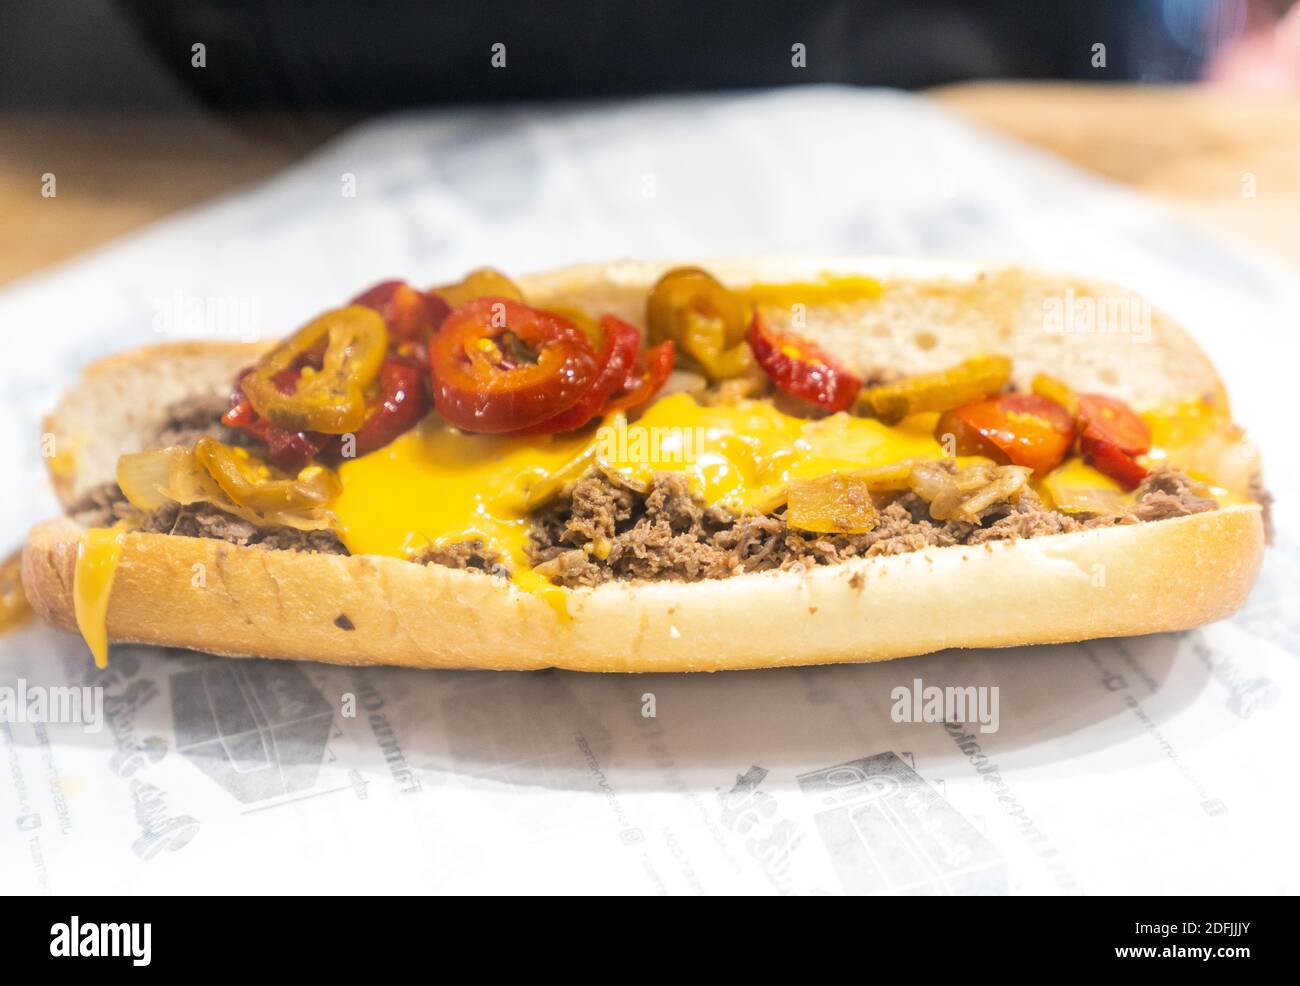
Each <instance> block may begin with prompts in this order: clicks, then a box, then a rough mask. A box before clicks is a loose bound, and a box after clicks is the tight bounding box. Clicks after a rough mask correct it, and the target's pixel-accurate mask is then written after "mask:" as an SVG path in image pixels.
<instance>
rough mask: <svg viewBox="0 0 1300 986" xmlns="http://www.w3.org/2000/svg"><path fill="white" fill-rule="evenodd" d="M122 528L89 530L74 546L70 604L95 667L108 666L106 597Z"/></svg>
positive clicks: (111, 580)
mask: <svg viewBox="0 0 1300 986" xmlns="http://www.w3.org/2000/svg"><path fill="white" fill-rule="evenodd" d="M125 536H126V528H125V527H123V526H121V525H118V526H114V527H111V528H100V527H92V528H91V529H90V530H88V531H86V533H84V534H83V535H82V536H81V543H80V544H78V545H77V568H76V573H75V574H74V576H73V579H72V605H73V610H74V612H75V613H76V616H77V629H78V630H80V631H81V636H82V637H83V638H85V641H86V645H87V646H88V647H89V648H90V653H91V654H93V655H94V656H95V666H96V667H100V668H104V667H107V666H108V598H109V595H110V594H111V593H112V591H113V578H114V576H115V575H116V574H117V563H118V561H119V560H120V559H121V557H122V539H123V538H124V537H125Z"/></svg>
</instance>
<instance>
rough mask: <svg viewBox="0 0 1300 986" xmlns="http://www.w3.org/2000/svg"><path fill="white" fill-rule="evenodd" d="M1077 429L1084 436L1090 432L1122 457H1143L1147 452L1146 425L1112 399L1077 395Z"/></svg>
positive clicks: (1123, 405) (1148, 438)
mask: <svg viewBox="0 0 1300 986" xmlns="http://www.w3.org/2000/svg"><path fill="white" fill-rule="evenodd" d="M1079 427H1080V428H1081V429H1082V430H1083V432H1084V434H1087V433H1088V432H1092V433H1093V434H1094V435H1095V436H1096V437H1097V438H1100V439H1103V440H1105V441H1106V442H1108V443H1109V444H1111V445H1113V446H1115V448H1117V449H1119V451H1121V452H1123V453H1124V454H1125V455H1130V456H1132V455H1145V454H1146V453H1147V452H1150V451H1151V429H1150V428H1148V427H1147V423H1146V422H1145V421H1143V420H1142V419H1141V418H1139V417H1138V416H1137V413H1136V412H1135V411H1134V410H1133V409H1132V408H1131V407H1129V406H1128V405H1127V404H1125V403H1124V402H1123V401H1121V400H1117V399H1116V398H1114V397H1104V396H1102V395H1101V394H1080V395H1079Z"/></svg>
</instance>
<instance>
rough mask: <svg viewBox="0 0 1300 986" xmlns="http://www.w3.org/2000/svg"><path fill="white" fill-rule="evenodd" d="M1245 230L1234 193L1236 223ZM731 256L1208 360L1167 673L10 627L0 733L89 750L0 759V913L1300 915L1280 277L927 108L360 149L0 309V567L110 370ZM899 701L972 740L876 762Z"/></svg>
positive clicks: (1286, 383) (48, 498)
mask: <svg viewBox="0 0 1300 986" xmlns="http://www.w3.org/2000/svg"><path fill="white" fill-rule="evenodd" d="M1243 187H1244V186H1243ZM353 188H354V189H355V195H348V194H346V192H347V191H349V190H350V189H353ZM1239 194H1241V188H1239V187H1237V186H1235V185H1233V186H1231V187H1225V189H1224V195H1225V196H1236V195H1239ZM1268 207H1269V206H1268V189H1266V188H1262V189H1259V190H1258V196H1257V198H1255V199H1253V200H1246V201H1245V202H1243V208H1260V209H1266V208H1268ZM9 233H10V235H19V236H21V235H22V234H23V231H22V230H13V229H11V230H9ZM755 253H809V254H833V253H839V254H849V253H878V254H900V255H921V256H941V257H942V256H947V257H957V258H970V259H986V260H990V261H1000V260H1012V261H1022V262H1026V263H1032V264H1035V265H1039V266H1045V267H1055V268H1063V269H1070V270H1074V271H1078V272H1080V273H1084V274H1089V275H1096V276H1101V277H1106V278H1110V279H1112V280H1116V281H1119V282H1122V283H1124V284H1126V285H1128V286H1131V287H1133V288H1136V289H1138V290H1140V291H1142V292H1143V293H1145V294H1146V295H1147V296H1148V297H1150V298H1151V300H1152V301H1153V302H1154V303H1155V304H1156V305H1158V306H1160V307H1162V308H1164V309H1165V310H1167V311H1169V312H1170V313H1171V314H1172V315H1174V316H1175V317H1176V318H1178V319H1179V320H1180V321H1182V322H1183V323H1184V324H1185V325H1186V326H1187V327H1188V328H1189V329H1191V331H1192V332H1193V333H1194V334H1195V335H1196V336H1197V337H1198V338H1199V339H1200V341H1201V343H1202V344H1203V345H1204V346H1205V348H1206V349H1207V350H1208V351H1209V352H1210V354H1211V356H1212V357H1213V358H1214V359H1215V361H1216V363H1217V364H1218V365H1219V367H1220V369H1221V371H1222V373H1223V375H1224V377H1225V379H1226V380H1227V383H1228V386H1229V390H1230V392H1231V393H1232V395H1233V397H1234V401H1235V407H1236V412H1237V417H1238V419H1239V420H1240V421H1242V422H1243V423H1244V424H1246V426H1247V427H1248V428H1249V429H1250V430H1251V432H1252V434H1253V435H1254V436H1255V438H1256V439H1257V440H1258V441H1259V443H1260V445H1261V446H1262V449H1263V453H1264V457H1265V462H1266V466H1267V470H1268V471H1267V479H1268V482H1269V485H1270V486H1271V487H1272V489H1273V491H1274V493H1275V494H1276V496H1277V505H1276V511H1275V514H1276V519H1277V528H1278V536H1277V542H1276V544H1275V545H1274V546H1273V548H1272V549H1271V551H1270V552H1269V554H1268V559H1267V561H1266V564H1265V569H1264V573H1263V576H1262V578H1261V581H1260V584H1259V586H1258V587H1257V588H1256V590H1255V592H1254V595H1253V596H1252V597H1251V599H1250V601H1249V603H1248V604H1247V606H1246V608H1245V609H1244V610H1243V611H1242V612H1241V613H1239V614H1238V615H1237V616H1235V617H1233V618H1232V619H1230V620H1227V621H1224V622H1222V623H1220V624H1217V625H1214V626H1211V627H1207V628H1205V629H1203V630H1200V631H1196V632H1192V633H1187V634H1180V635H1165V636H1156V637H1149V638H1130V639H1122V640H1113V641H1097V642H1092V643H1088V644H1083V645H1078V646H1058V647H1043V648H1018V649H1013V650H1005V651H974V652H947V653H942V654H936V655H932V656H928V657H923V658H916V659H911V660H906V661H897V662H889V663H886V664H882V665H875V666H861V667H833V668H810V669H803V670H783V671H767V672H746V673H725V674H719V675H712V676H710V675H690V676H670V675H647V676H624V677H614V676H596V675H580V674H573V673H564V672H541V673H518V674H516V673H492V672H457V673H446V672H412V671H401V670H395V669H369V670H364V671H352V670H347V669H338V668H332V667H329V666H326V665H323V664H292V663H276V662H262V661H243V662H236V661H226V660H222V659H220V658H214V657H210V656H207V655H199V654H194V653H188V652H183V651H165V650H160V649H151V648H142V647H125V646H123V647H117V648H115V649H114V651H113V654H112V659H111V662H110V664H109V667H108V669H107V671H105V672H97V671H96V670H95V669H94V667H93V665H92V663H91V661H90V658H89V655H88V653H87V651H86V648H85V646H84V645H83V644H82V643H81V641H80V640H79V639H77V638H75V637H73V636H70V635H66V634H61V633H57V632H54V631H52V630H49V629H47V628H44V627H42V626H39V625H33V626H29V627H27V628H26V629H23V630H21V631H19V632H17V633H14V634H11V635H9V636H7V637H5V638H3V639H0V700H2V699H3V696H4V692H3V690H4V689H6V688H7V689H10V692H11V694H13V695H18V694H25V695H27V696H32V695H36V694H48V692H42V690H47V689H50V688H53V687H58V686H72V685H76V686H83V685H84V686H101V687H102V688H103V689H104V691H103V692H102V693H101V694H102V695H103V696H104V708H103V713H104V715H103V721H102V728H101V729H99V730H98V731H92V730H91V729H88V728H86V726H85V725H84V724H82V725H78V724H48V723H47V724H42V723H33V722H29V721H11V722H7V723H3V724H0V760H3V762H4V764H5V766H4V769H3V770H0V874H2V876H0V888H2V889H3V890H5V891H7V892H55V893H82V892H127V893H131V892H178V893H197V892H201V893H237V892H259V891H308V892H322V893H347V892H353V891H421V890H425V891H465V892H491V891H523V892H530V891H557V892H574V891H596V892H610V893H647V892H648V893H734V892H758V893H840V892H844V891H851V892H858V891H862V892H880V893H891V892H901V893H946V892H965V891H973V892H982V893H1030V892H1044V893H1093V894H1095V893H1135V892H1203V893H1219V892H1271V893H1277V892H1287V891H1290V892H1296V891H1297V890H1300V861H1298V859H1297V854H1296V853H1295V851H1294V845H1293V842H1294V839H1293V834H1292V832H1291V829H1292V827H1293V824H1294V819H1295V817H1296V811H1297V807H1300V806H1298V805H1297V795H1296V784H1295V779H1296V768H1295V760H1294V742H1293V737H1294V723H1295V722H1297V721H1300V667H1298V665H1297V655H1298V654H1300V605H1297V599H1296V596H1297V589H1296V586H1297V574H1298V573H1300V525H1297V523H1296V521H1295V519H1294V518H1295V516H1296V509H1297V506H1298V501H1300V495H1298V494H1300V480H1298V479H1297V471H1296V459H1295V455H1294V453H1295V448H1296V442H1295V434H1294V431H1295V423H1294V422H1295V420H1296V418H1295V414H1294V411H1293V410H1292V409H1291V408H1290V406H1289V402H1288V401H1287V400H1286V398H1287V397H1288V396H1290V395H1293V394H1294V393H1295V392H1296V378H1295V374H1296V369H1295V368H1296V365H1297V363H1296V356H1297V348H1298V346H1297V341H1296V333H1297V321H1296V319H1297V312H1300V284H1298V283H1297V278H1296V274H1295V272H1294V271H1292V270H1291V269H1289V268H1288V267H1285V266H1284V265H1282V264H1281V263H1280V262H1278V261H1275V260H1272V259H1269V258H1266V257H1262V256H1259V255H1257V254H1254V253H1252V252H1250V251H1249V250H1247V249H1245V248H1244V247H1239V246H1238V247H1229V246H1226V245H1223V244H1221V243H1219V242H1216V241H1214V240H1213V239H1211V238H1210V237H1208V236H1207V235H1205V234H1204V233H1202V232H1199V231H1197V230H1194V229H1192V228H1190V227H1189V226H1188V225H1186V224H1185V223H1183V222H1181V221H1179V220H1178V219H1176V218H1174V217H1171V216H1170V215H1169V214H1168V213H1167V212H1165V211H1164V210H1162V209H1160V208H1158V207H1157V206H1155V205H1153V204H1152V203H1150V202H1148V201H1146V200H1144V199H1142V198H1140V197H1138V196H1136V195H1134V194H1131V193H1128V192H1126V191H1124V190H1121V189H1118V188H1115V187H1112V186H1109V185H1106V184H1104V183H1102V182H1100V181H1097V180H1095V179H1092V178H1089V177H1087V176H1084V175H1082V174H1080V173H1078V172H1076V171H1074V170H1072V169H1070V168H1068V167H1066V166H1064V165H1062V164H1060V163H1057V162H1055V161H1053V160H1049V159H1047V158H1045V157H1043V156H1041V155H1039V154H1037V153H1034V152H1031V151H1029V150H1026V149H1024V148H1021V147H1019V146H1016V145H1012V144H1010V143H1008V142H1006V141H1004V140H1001V139H999V138H996V137H994V136H991V135H989V134H986V133H983V132H980V131H977V130H975V129H972V128H971V127H969V126H968V125H966V124H964V123H963V122H961V121H959V120H956V119H954V118H952V117H950V116H948V115H946V114H945V113H943V112H942V111H940V110H939V109H937V108H936V107H935V106H934V105H933V104H931V103H929V102H927V101H925V100H924V99H920V98H913V97H905V96H900V95H895V94H888V93H875V92H863V91H851V90H841V89H816V88H812V89H799V90H789V91H785V92H779V93H772V94H754V95H742V96H732V97H726V98H688V99H673V100H662V101H659V100H657V101H648V102H638V103H631V104H618V105H606V106H602V107H600V108H595V109H555V108H550V109H530V110H502V111H483V112H460V113H441V114H427V115H415V116H406V117H401V118H394V119H389V120H384V121H380V122H376V123H373V124H370V125H367V126H364V127H362V128H360V129H358V130H356V131H353V132H351V133H349V134H347V135H344V136H343V137H341V138H339V139H338V140H336V141H335V142H334V143H332V144H331V145H329V146H328V147H326V148H325V149H324V150H322V151H321V152H319V153H317V154H315V155H313V156H312V157H311V158H309V159H308V160H306V161H304V162H302V163H301V164H299V165H297V166H295V167H293V168H290V169H288V170H287V171H285V172H284V173H283V174H282V175H280V176H279V177H277V178H276V179H274V180H272V181H270V182H267V183H266V184H264V185H262V186H261V187H258V188H256V189H252V190H250V191H247V192H244V193H241V194H238V195H234V196H232V197H230V198H227V199H225V200H224V201H221V202H218V203H216V204H214V205H211V206H207V207H204V208H201V209H198V210H195V211H192V212H190V213H188V214H185V215H182V216H179V217H177V218H175V219H172V220H169V221H167V222H164V223H160V224H158V225H157V226H155V227H153V228H151V229H149V230H147V231H145V232H143V233H141V234H139V235H136V236H132V237H130V238H128V239H125V240H122V241H120V242H119V243H117V244H115V245H113V246H111V247H109V248H107V249H104V250H101V251H98V252H97V253H96V254H94V255H92V256H89V257H87V258H85V259H82V260H80V261H78V262H76V263H74V264H71V265H68V266H66V267H64V268H62V269H59V270H55V271H53V272H50V273H47V274H44V275H42V276H40V277H38V278H35V279H32V280H29V281H27V282H25V283H23V284H21V285H19V286H17V287H13V288H10V289H9V290H8V291H7V292H5V293H4V294H3V295H0V339H3V342H4V347H5V354H6V359H4V360H3V361H2V362H0V378H2V379H3V383H4V393H5V396H6V402H5V403H6V405H7V407H6V413H5V415H4V416H3V418H0V439H3V447H4V448H5V450H6V454H7V457H8V461H9V463H10V466H9V468H7V469H5V470H0V492H2V493H3V502H4V504H5V509H4V511H3V516H2V517H0V524H3V531H2V532H3V536H4V537H3V543H4V544H5V545H8V546H11V547H16V546H17V545H18V544H20V543H21V540H22V538H23V537H24V534H25V531H26V529H27V528H28V527H29V526H30V525H31V524H32V523H34V522H36V521H38V520H39V519H41V518H42V517H45V516H48V515H50V514H52V513H54V512H56V510H57V507H56V504H55V500H54V498H53V496H52V494H51V493H50V491H49V488H48V484H47V481H46V479H45V476H44V465H43V462H42V460H41V457H40V453H41V449H40V418H41V415H42V413H43V412H44V411H46V410H48V408H49V407H50V406H51V405H52V404H53V402H54V401H55V399H56V397H57V394H58V393H59V391H60V390H61V389H62V388H64V387H66V386H67V385H68V384H69V383H70V382H71V381H72V380H73V379H74V375H75V373H76V371H77V370H78V369H79V368H80V367H81V366H82V365H84V364H86V363H87V362H90V361H91V360H93V359H96V358H98V357H100V356H102V355H104V354H107V353H109V352H112V351H115V350H118V349H123V348H128V347H132V346H136V345H139V344H142V343H148V342H154V341H158V340H159V339H161V338H171V337H185V336H227V337H237V336H259V335H261V336H267V337H272V336H277V335H280V334H282V333H283V332H284V331H286V330H287V329H289V328H291V327H292V326H294V325H296V324H299V323H300V322H301V321H302V320H303V319H304V318H305V317H307V316H308V315H310V314H312V313H314V312H316V311H318V310H319V309H320V308H321V307H323V306H325V305H328V304H331V303H335V302H337V301H338V300H341V299H342V298H344V297H345V296H347V295H348V294H350V293H351V292H352V291H354V290H356V289H358V288H359V287H361V286H364V285H366V284H367V283H369V282H372V281H375V280H378V279H381V278H384V277H390V276H404V277H409V278H410V279H411V280H413V281H415V282H416V283H436V282H438V281H439V280H450V279H453V278H456V277H458V276H460V275H461V274H462V273H463V272H464V271H465V270H467V269H469V268H471V267H474V266H478V265H480V264H483V263H492V264H494V265H496V266H499V267H501V268H503V269H505V270H507V271H512V270H514V271H526V270H530V269H539V268H544V267H550V266H555V265H559V264H564V263H568V262H576V261H583V260H600V259H610V258H617V257H642V256H649V257H656V256H663V257H708V256H710V255H746V254H755ZM1051 603H1052V601H1051V600H1050V599H1044V600H1043V605H1051ZM917 679H920V681H921V682H922V683H923V685H924V686H940V687H942V686H946V685H951V686H960V687H966V686H975V687H981V686H988V687H992V686H997V688H998V693H997V694H998V729H997V730H996V731H989V732H982V731H981V729H980V726H979V724H978V723H974V724H972V725H970V726H959V725H957V724H952V725H947V726H945V725H944V724H942V723H924V722H920V723H906V722H904V723H897V722H894V721H893V719H892V718H891V707H892V706H893V704H894V702H893V700H892V699H891V691H892V690H893V689H894V688H896V687H898V686H904V687H907V688H909V689H910V688H912V686H913V683H914V681H916V680H917ZM21 689H26V691H25V692H21V691H20V690H21ZM985 694H990V693H985ZM347 695H351V696H353V697H354V701H355V709H352V708H350V706H349V704H348V703H349V700H348V699H346V698H345V696H347ZM651 706H653V712H654V715H653V717H650V716H647V715H646V712H647V711H649V710H650V709H651ZM349 711H353V712H354V713H355V714H353V715H348V714H347V713H348V712H349ZM10 718H11V719H13V718H19V719H21V718H25V717H23V716H17V717H15V716H12V715H11V716H10Z"/></svg>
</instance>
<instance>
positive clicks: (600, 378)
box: [521, 315, 641, 434]
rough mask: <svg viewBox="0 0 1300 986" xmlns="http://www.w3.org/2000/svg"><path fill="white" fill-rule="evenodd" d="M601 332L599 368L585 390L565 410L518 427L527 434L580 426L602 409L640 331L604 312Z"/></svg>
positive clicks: (628, 368) (620, 380) (632, 358)
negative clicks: (551, 416)
mask: <svg viewBox="0 0 1300 986" xmlns="http://www.w3.org/2000/svg"><path fill="white" fill-rule="evenodd" d="M600 331H601V334H602V341H601V348H600V353H599V354H598V358H599V359H600V361H601V370H600V373H599V374H597V376H596V379H595V380H594V381H593V382H592V384H591V387H590V388H588V390H587V392H586V393H585V394H584V395H583V396H582V397H581V399H579V400H578V402H577V403H576V404H574V405H573V406H572V407H571V408H569V409H568V410H567V411H561V412H560V413H559V414H557V415H556V416H555V417H553V418H548V419H547V420H545V421H543V422H541V423H540V424H536V425H533V426H532V427H531V428H524V429H521V430H522V431H524V432H527V433H529V434H550V433H553V432H558V431H573V430H574V429H575V428H581V427H582V426H583V425H585V424H586V423H587V422H589V421H590V420H591V419H592V418H594V417H595V416H596V415H598V414H600V413H601V411H602V410H604V408H605V402H606V401H608V400H609V398H610V396H611V395H612V394H613V393H614V392H615V391H618V390H620V389H621V388H622V387H623V384H624V383H625V381H626V380H627V378H628V375H629V374H630V373H631V372H632V369H633V367H634V365H635V363H636V357H637V349H638V348H639V347H640V345H641V333H640V332H638V331H637V330H636V327H635V326H633V325H629V324H628V323H627V322H624V321H623V320H622V319H621V318H615V317H614V316H613V315H606V316H604V317H603V318H602V319H601V320H600Z"/></svg>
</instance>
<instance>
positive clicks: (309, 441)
mask: <svg viewBox="0 0 1300 986" xmlns="http://www.w3.org/2000/svg"><path fill="white" fill-rule="evenodd" d="M248 372H249V371H248V370H245V371H244V372H243V373H241V374H240V375H239V379H240V380H242V379H243V378H244V376H245V375H246V374H247V373H248ZM221 423H222V424H224V425H227V426H228V427H231V428H237V429H239V430H240V431H242V432H244V433H245V434H247V435H249V436H250V437H251V438H253V439H255V440H256V441H258V442H261V443H262V444H263V445H265V446H266V457H267V458H268V459H269V460H270V461H271V462H272V463H273V464H274V465H277V466H279V467H280V468H281V469H284V470H286V471H290V472H296V471H297V470H299V469H301V468H302V467H303V466H305V465H307V463H309V462H311V460H312V459H314V458H315V457H316V456H317V455H318V454H319V453H320V450H321V449H323V448H324V447H325V445H326V443H327V442H328V441H329V439H330V436H329V435H322V434H320V433H319V432H314V431H289V430H288V429H285V428H280V427H277V426H276V425H273V424H271V422H269V421H267V420H266V419H265V418H261V417H259V416H258V414H257V412H256V411H254V410H253V405H252V403H251V402H250V401H249V399H248V398H247V397H245V396H244V391H243V389H242V388H241V387H239V386H238V384H236V386H235V391H234V393H233V394H231V397H230V407H229V409H228V410H227V411H226V413H225V414H223V415H222V416H221Z"/></svg>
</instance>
